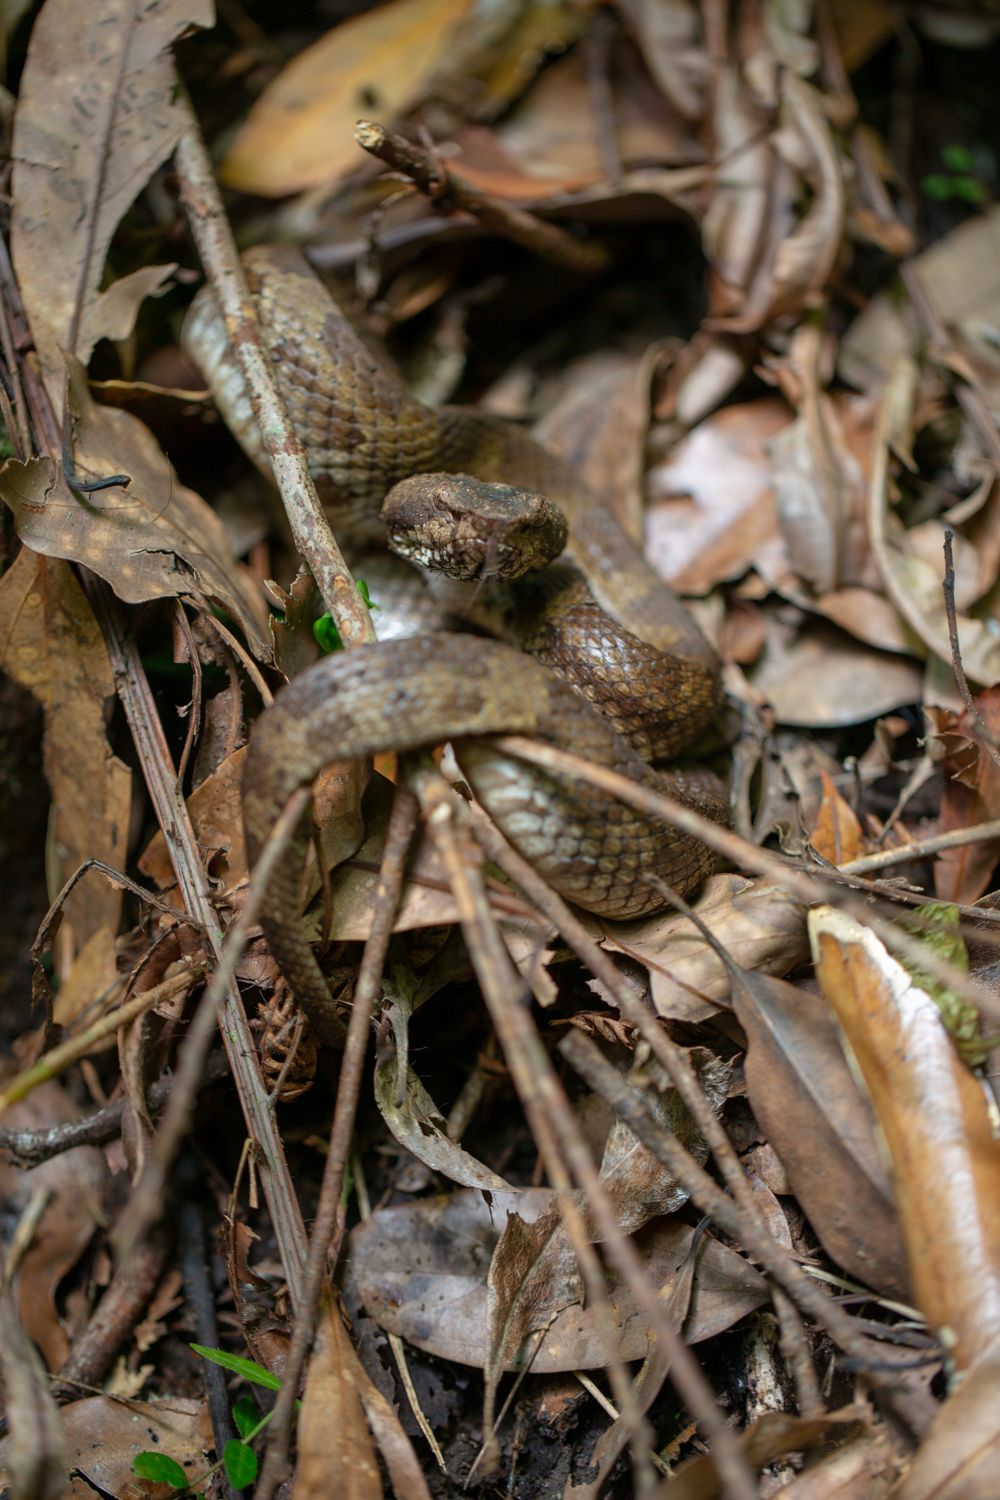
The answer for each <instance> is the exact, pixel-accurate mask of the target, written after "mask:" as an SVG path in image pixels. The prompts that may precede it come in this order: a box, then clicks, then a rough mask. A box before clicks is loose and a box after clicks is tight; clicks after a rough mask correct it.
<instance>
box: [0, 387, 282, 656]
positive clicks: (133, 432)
mask: <svg viewBox="0 0 1000 1500" xmlns="http://www.w3.org/2000/svg"><path fill="white" fill-rule="evenodd" d="M70 402H71V406H72V408H73V410H74V412H75V413H76V428H75V432H76V441H75V444H74V461H75V464H76V467H77V470H78V472H79V473H80V474H82V475H84V476H87V477H89V478H92V479H94V478H101V477H104V476H106V475H107V474H108V471H109V469H112V467H113V468H114V469H115V471H116V472H117V471H119V470H123V471H124V472H125V473H126V474H128V475H129V477H130V479H131V483H130V484H129V486H128V488H127V489H125V488H120V487H116V488H112V489H107V490H102V491H100V492H99V493H98V494H96V495H87V496H84V495H81V494H76V493H74V492H73V491H72V490H71V489H70V488H69V486H68V485H67V483H66V479H65V477H64V476H63V474H62V473H61V471H60V470H59V468H58V467H57V465H56V464H54V463H53V461H52V460H51V459H50V458H32V459H29V460H28V461H27V463H23V464H21V463H17V462H16V461H15V460H13V459H11V460H9V461H8V462H7V463H6V464H5V465H4V467H3V469H2V470H0V498H2V499H3V500H5V501H6V503H7V505H8V506H9V507H10V509H11V510H12V511H13V512H14V524H15V527H16V530H17V534H18V536H19V537H20V538H21V541H22V542H24V544H25V546H28V547H31V548H32V549H33V550H34V551H35V552H41V553H42V554H43V555H44V556H46V557H60V558H65V559H66V560H67V561H71V562H78V563H83V564H84V565H85V566H86V567H88V568H90V569H91V571H92V572H94V573H96V574H97V575H98V576H99V577H100V578H103V579H105V580H106V581H107V582H108V583H110V585H111V587H112V588H113V589H114V591H115V593H116V594H117V595H118V597H119V599H123V600H125V602H126V603H127V604H142V603H145V602H146V600H148V599H172V598H182V599H190V600H193V601H194V602H195V603H196V604H198V605H199V606H200V607H201V608H206V607H207V605H208V602H209V601H211V602H212V603H214V604H219V605H221V606H222V608H223V609H225V610H227V611H228V612H229V613H230V614H231V615H233V616H234V618H235V619H236V621H237V622H238V624H239V626H240V628H241V629H242V630H243V631H244V633H245V635H246V637H247V640H248V641H249V643H250V646H251V648H252V650H253V651H254V653H255V654H256V655H257V656H258V657H259V658H260V659H261V660H263V661H267V660H269V659H270V656H271V644H270V637H269V634H268V629H267V610H266V608H265V605H264V601H263V599H262V598H261V596H260V594H259V593H258V591H257V589H256V587H255V586H254V584H253V582H252V581H251V579H250V577H249V575H248V574H247V573H246V572H245V570H244V569H242V568H241V567H239V565H238V564H237V563H236V562H234V561H233V560H232V558H231V556H230V551H229V543H228V541H227V539H226V533H225V530H224V528H223V526H222V523H221V522H220V521H219V519H218V517H217V516H216V515H215V513H214V512H213V511H212V510H211V509H210V507H209V506H208V505H206V503H205V501H204V500H202V498H201V496H200V495H196V494H195V492H194V491H193V490H189V489H187V488H186V487H185V486H184V485H182V484H179V483H178V481H177V477H176V475H175V474H174V471H173V469H172V468H171V466H170V464H169V463H168V461H167V459H166V457H165V455H164V454H163V452H162V450H161V448H160V446H159V444H158V443H157V441H156V439H155V438H154V437H153V434H152V433H151V432H150V431H149V429H148V428H147V427H144V426H143V424H142V423H141V422H140V421H139V420H138V419H137V418H135V417H133V416H132V415H131V413H129V412H126V411H116V410H114V409H113V408H112V407H108V406H98V405H96V403H95V402H94V401H93V400H92V399H91V397H90V394H89V392H88V390H87V384H86V379H85V377H84V375H83V372H82V370H81V369H80V368H79V367H76V369H75V371H74V373H73V376H72V379H71V386H70Z"/></svg>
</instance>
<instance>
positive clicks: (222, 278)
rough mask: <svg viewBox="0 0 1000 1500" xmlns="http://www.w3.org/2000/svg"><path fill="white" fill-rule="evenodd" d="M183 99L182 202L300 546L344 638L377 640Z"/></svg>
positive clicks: (178, 155)
mask: <svg viewBox="0 0 1000 1500" xmlns="http://www.w3.org/2000/svg"><path fill="white" fill-rule="evenodd" d="M178 87H180V85H178ZM178 103H179V107H180V108H181V109H183V110H184V111H185V112H186V114H187V126H186V129H185V130H184V133H183V135H182V136H181V138H180V140H179V141H178V143H177V149H176V150H175V152H174V166H175V168H176V171H177V175H178V178H179V180H180V189H181V201H182V202H183V204H184V207H185V209H186V210H187V214H188V220H189V222H190V225H191V233H192V234H193V236H194V240H195V244H196V245H197V247H198V254H199V255H200V256H201V263H202V265H203V266H204V268H205V274H206V276H207V277H208V279H209V281H210V282H211V284H212V290H213V291H214V293H215V297H216V300H217V302H218V304H219V310H220V312H221V313H222V317H223V321H224V322H225V325H226V332H227V334H228V337H229V342H230V346H231V347H232V351H233V356H234V358H235V359H236V362H237V364H238V365H239V367H240V372H241V373H242V376H243V380H244V383H245V385H246V388H247V393H248V395H249V397H250V402H251V405H252V406H253V412H254V417H255V419H256V421H257V426H258V427H259V429H260V435H261V441H262V442H263V445H264V449H265V451H266V453H267V456H268V458H269V459H270V461H271V467H272V469H273V471H274V479H275V483H276V484H277V486H278V490H279V492H280V494H281V498H282V502H283V503H284V507H285V511H286V512H287V515H288V521H289V525H290V526H291V528H292V536H293V537H294V539H295V546H296V548H297V549H298V551H299V553H300V554H301V556H302V557H303V558H304V559H305V561H306V563H307V564H308V565H309V570H310V572H311V573H312V575H313V577H314V578H315V580H316V585H317V587H318V588H319V591H320V594H321V595H322V596H323V601H324V603H325V604H326V607H327V609H328V610H329V611H330V614H331V615H332V616H333V618H334V620H335V622H336V624H337V628H338V629H339V631H340V635H341V638H342V640H343V642H344V644H345V645H346V646H357V645H360V644H362V643H363V642H365V641H373V640H374V639H375V629H374V626H373V625H372V620H371V615H370V613H369V611H368V608H367V606H366V605H365V604H364V603H363V601H362V599H361V596H360V595H359V593H358V591H357V589H356V588H355V586H354V580H353V578H352V577H351V574H350V571H349V570H348V567H347V564H346V563H345V561H344V559H343V557H342V556H341V553H340V548H339V547H338V545H337V540H336V537H335V536H334V534H333V532H332V531H331V530H330V526H329V523H328V521H327V519H326V516H325V515H324V514H323V508H322V506H321V505H320V502H319V497H318V496H317V494H316V486H315V485H314V484H313V481H312V476H311V475H310V473H309V466H308V464H307V462H306V456H305V451H304V449H303V447H302V444H301V443H300V442H299V439H298V437H297V435H296V433H295V431H294V429H293V428H292V426H291V423H290V422H289V420H288V413H287V412H286V410H285V404H284V402H283V401H282V399H281V395H280V393H279V391H278V388H277V385H276V384H275V379H274V373H273V371H272V369H271V364H270V361H269V359H268V357H267V354H266V352H265V350H264V345H263V341H262V339H261V334H260V325H259V323H258V321H257V313H256V310H255V308H254V304H253V298H252V297H251V296H250V292H249V290H248V288H247V284H246V277H245V276H244V274H243V267H242V265H241V264H240V258H239V254H238V252H237V249H236V243H235V241H234V240H233V234H232V230H231V229H230V227H229V221H228V219H227V218H226V212H225V209H224V208H223V205H222V199H221V197H220V196H219V189H218V187H217V186H216V182H215V174H214V172H213V170H212V161H211V157H210V156H209V154H208V151H207V150H206V149H205V143H204V141H203V140H202V136H201V131H200V129H199V127H198V121H197V120H196V118H195V115H194V111H193V110H192V109H191V105H190V102H189V101H188V99H187V96H186V95H185V94H183V91H181V98H180V99H179V101H178Z"/></svg>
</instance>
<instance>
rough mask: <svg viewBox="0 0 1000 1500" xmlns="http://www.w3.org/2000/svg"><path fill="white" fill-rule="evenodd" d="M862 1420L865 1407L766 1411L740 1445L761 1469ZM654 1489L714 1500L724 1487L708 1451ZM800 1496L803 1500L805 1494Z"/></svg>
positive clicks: (691, 1499)
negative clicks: (821, 1412)
mask: <svg viewBox="0 0 1000 1500" xmlns="http://www.w3.org/2000/svg"><path fill="white" fill-rule="evenodd" d="M864 1422H865V1413H864V1411H863V1410H862V1409H858V1408H856V1407H846V1408H845V1409H844V1410H843V1411H839V1412H831V1413H830V1415H829V1416H824V1417H789V1416H786V1415H785V1414H784V1412H767V1413H766V1414H765V1415H764V1416H763V1417H761V1418H759V1420H758V1421H756V1422H755V1423H754V1424H753V1426H752V1427H749V1428H748V1429H747V1431H746V1432H745V1433H743V1435H742V1437H741V1438H740V1445H741V1447H742V1448H743V1450H744V1453H745V1454H746V1457H747V1459H748V1460H749V1462H750V1463H751V1464H752V1465H753V1466H754V1468H755V1469H761V1468H763V1467H764V1466H765V1464H770V1463H773V1462H774V1460H775V1459H778V1458H781V1457H783V1455H784V1454H786V1453H795V1452H806V1453H808V1452H810V1451H811V1450H812V1449H813V1448H818V1447H821V1446H823V1445H824V1444H825V1443H829V1442H831V1441H833V1442H839V1441H843V1439H844V1438H848V1437H854V1436H855V1435H856V1434H857V1432H858V1430H859V1428H860V1427H861V1426H862V1425H863V1424H864ZM793 1489H794V1486H793ZM654 1493H655V1497H656V1500H716V1497H717V1496H722V1495H723V1494H724V1490H723V1489H722V1485H721V1481H720V1479H719V1475H718V1472H717V1469H716V1465H715V1462H714V1460H713V1459H712V1457H711V1456H710V1455H707V1456H704V1457H700V1458H693V1459H691V1461H690V1462H689V1463H687V1464H684V1466H683V1467H682V1468H681V1469H680V1470H679V1471H678V1473H677V1474H676V1476H674V1477H673V1478H671V1479H670V1480H669V1481H666V1482H665V1483H664V1484H662V1485H660V1486H659V1488H658V1489H657V1490H656V1491H655V1492H654ZM814 1493H815V1494H816V1500H820V1497H821V1496H830V1497H831V1500H832V1497H833V1495H835V1494H836V1491H835V1490H825V1491H815V1492H814ZM855 1493H858V1492H855ZM802 1500H806V1496H805V1495H803V1497H802Z"/></svg>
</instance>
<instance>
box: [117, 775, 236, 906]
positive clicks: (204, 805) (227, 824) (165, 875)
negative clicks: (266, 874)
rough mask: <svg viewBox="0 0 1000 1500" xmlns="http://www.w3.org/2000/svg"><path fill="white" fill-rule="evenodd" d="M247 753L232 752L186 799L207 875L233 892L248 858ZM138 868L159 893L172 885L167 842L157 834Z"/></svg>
mask: <svg viewBox="0 0 1000 1500" xmlns="http://www.w3.org/2000/svg"><path fill="white" fill-rule="evenodd" d="M245 760H246V750H245V749H240V750H234V751H233V753H232V755H227V756H226V759H225V760H224V761H223V762H222V765H221V766H220V767H219V768H218V770H217V771H213V773H212V775H211V776H209V777H207V778H206V779H205V780H204V781H203V782H202V783H201V785H200V786H199V787H196V788H195V790H194V791H193V792H192V793H191V796H190V797H189V798H188V804H187V805H188V812H189V813H190V814H191V822H192V824H193V825H194V831H195V834H196V835H197V838H198V845H199V847H200V849H201V851H202V854H203V855H204V856H205V861H206V863H207V865H208V868H209V872H210V874H211V875H212V877H213V878H214V879H215V880H219V881H221V882H222V885H221V889H222V890H223V891H229V890H232V889H233V888H234V887H235V886H238V885H241V884H242V883H243V881H245V880H246V878H247V855H246V846H245V844H244V841H243V802H242V786H243V762H244V761H245ZM139 869H140V870H141V871H142V873H143V874H144V875H148V876H149V877H150V879H152V880H155V881H156V884H157V885H158V886H159V887H160V889H161V890H163V889H165V888H166V887H167V886H171V885H173V884H174V882H175V876H174V867H173V865H172V864H171V863H170V856H169V854H168V852H167V841H166V839H165V838H164V837H163V834H162V833H156V834H154V835H153V837H152V838H151V839H150V841H149V843H148V844H147V845H146V848H145V849H144V850H143V853H142V857H141V858H140V860H139Z"/></svg>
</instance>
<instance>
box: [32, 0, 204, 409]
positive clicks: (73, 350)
mask: <svg viewBox="0 0 1000 1500" xmlns="http://www.w3.org/2000/svg"><path fill="white" fill-rule="evenodd" d="M212 20H213V8H212V4H211V0H163V3H159V4H153V5H150V4H144V3H142V0H90V3H88V4H87V5H80V4H78V3H77V0H46V4H45V5H43V6H42V9H41V12H40V13H39V16H38V19H37V21H36V22H35V26H34V29H33V31H32V33H31V41H30V43H29V47H28V57H27V62H26V64H25V69H24V74H23V76H22V79H21V88H20V96H19V99H18V107H17V113H16V115H15V123H14V146H13V157H14V173H13V199H14V207H13V214H12V221H11V252H12V256H13V261H14V269H15V271H16V273H17V278H18V284H19V286H20V290H21V295H22V297H23V299H24V304H25V309H26V311H27V314H28V320H29V322H30V324H31V330H32V333H33V335H34V338H35V343H36V346H37V348H38V351H39V355H40V357H41V361H42V368H43V372H44V374H45V377H46V383H47V385H48V388H49V394H50V396H51V397H52V400H53V402H54V404H55V405H56V407H57V409H61V406H62V395H63V384H64V375H63V366H62V359H61V352H66V353H70V354H74V355H76V357H77V358H78V359H80V360H82V361H83V362H84V363H86V361H87V359H88V357H89V355H90V351H91V349H92V348H93V346H94V344H95V343H96V342H97V340H98V339H100V338H123V337H125V336H126V335H127V334H128V333H129V332H130V331H131V327H132V323H133V320H134V317H135V312H136V309H137V308H138V306H139V303H140V302H141V301H142V298H143V297H145V296H147V295H148V294H149V293H150V292H151V291H153V290H155V289H156V287H157V286H159V285H161V284H162V282H163V281H164V279H165V278H166V277H167V276H168V275H169V274H170V272H171V271H172V270H173V267H172V266H158V267H145V268H142V269H140V270H138V271H135V272H133V273H132V274H131V275H130V276H128V277H126V278H124V279H123V280H122V281H121V282H118V283H113V284H112V285H111V286H110V287H109V288H108V290H107V291H99V290H98V288H99V286H100V281H101V277H102V275H103V272H104V262H105V257H106V255H107V251H108V246H109V244H110V242H111V236H112V234H113V233H114V230H115V227H116V225H117V224H118V221H119V220H120V219H121V217H122V215H123V214H124V213H125V212H126V211H127V209H128V208H129V207H130V206H131V204H132V203H133V201H134V200H135V198H136V196H137V195H138V193H140V192H141V191H142V189H143V188H144V187H145V185H146V183H147V182H148V181H149V178H150V177H151V176H152V174H153V172H155V171H156V169H157V167H158V166H159V165H160V164H161V163H162V162H163V161H165V160H166V158H167V157H168V156H169V155H170V152H171V151H172V150H173V148H174V146H175V144H176V142H177V139H178V137H179V135H180V132H181V128H182V118H183V116H182V110H181V108H180V107H179V106H178V104H177V102H176V98H175V91H176V76H175V73H174V68H173V61H172V58H171V56H170V47H171V45H172V43H173V42H174V41H175V40H176V39H177V38H178V37H179V36H181V35H182V34H183V33H184V32H185V31H187V30H188V29H189V27H192V26H210V25H211V24H212Z"/></svg>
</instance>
